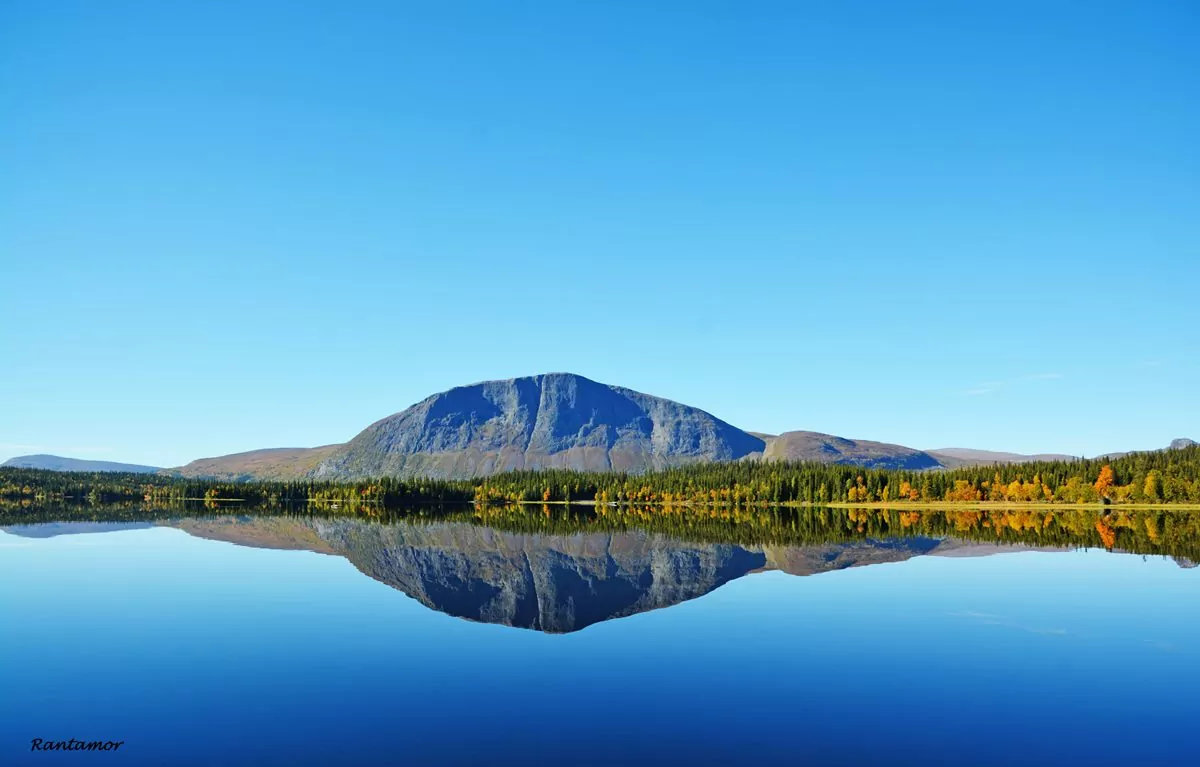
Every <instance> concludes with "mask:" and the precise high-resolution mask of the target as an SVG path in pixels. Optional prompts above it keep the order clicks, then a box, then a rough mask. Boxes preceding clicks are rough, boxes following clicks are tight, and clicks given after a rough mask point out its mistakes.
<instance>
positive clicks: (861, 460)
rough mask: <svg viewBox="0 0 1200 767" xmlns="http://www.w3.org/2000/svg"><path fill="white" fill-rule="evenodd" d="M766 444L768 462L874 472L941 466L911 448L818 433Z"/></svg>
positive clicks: (796, 433)
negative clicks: (860, 468) (818, 464)
mask: <svg viewBox="0 0 1200 767" xmlns="http://www.w3.org/2000/svg"><path fill="white" fill-rule="evenodd" d="M766 443H767V447H766V450H765V451H764V453H763V457H764V458H766V459H768V460H782V461H820V462H821V463H844V464H853V465H856V466H866V467H869V468H874V469H935V468H938V467H939V466H940V465H941V464H939V463H938V461H937V459H936V458H934V456H932V455H930V454H929V453H926V452H923V451H921V450H914V449H912V448H911V447H904V446H902V445H890V444H888V443H886V442H871V441H870V440H865V439H862V440H854V439H846V438H845V437H835V436H833V435H832V434H821V433H819V432H815V431H788V432H784V433H783V434H780V435H779V436H777V437H767V438H766Z"/></svg>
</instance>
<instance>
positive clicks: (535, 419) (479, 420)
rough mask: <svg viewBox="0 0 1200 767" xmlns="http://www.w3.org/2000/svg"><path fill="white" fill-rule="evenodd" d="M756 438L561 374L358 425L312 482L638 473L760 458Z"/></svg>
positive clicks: (455, 392) (475, 388)
mask: <svg viewBox="0 0 1200 767" xmlns="http://www.w3.org/2000/svg"><path fill="white" fill-rule="evenodd" d="M764 447H765V444H764V442H763V440H761V439H759V438H758V437H755V436H753V435H751V434H747V433H746V432H744V431H742V430H741V429H738V428H736V427H734V426H730V425H729V424H727V423H725V422H724V421H722V420H720V419H718V418H715V417H714V416H712V415H710V414H708V413H706V412H704V411H703V410H699V409H697V408H694V407H689V406H687V405H681V404H679V403H678V402H672V401H671V400H667V399H662V398H661V397H654V396H651V395H649V394H643V393H641V392H636V391H633V390H632V389H624V388H621V387H619V386H610V385H608V384H602V383H598V382H596V381H592V380H590V379H587V378H584V377H583V376H579V375H574V374H571V373H550V374H547V375H538V376H529V377H526V378H514V379H509V380H507V381H486V382H483V383H477V384H472V385H470V386H461V387H458V388H455V389H450V390H449V391H446V392H442V393H440V394H434V395H433V396H431V397H428V398H426V399H424V400H422V401H421V402H418V403H417V404H415V405H413V406H412V407H410V408H408V409H407V410H405V411H403V412H400V413H397V414H395V415H392V416H389V417H387V418H384V419H383V420H381V421H378V422H376V423H374V424H372V425H371V426H369V427H367V428H366V429H365V430H364V431H363V432H362V433H360V434H359V435H358V436H356V437H355V438H354V439H352V440H350V441H349V442H348V443H346V444H345V445H343V446H341V447H339V448H337V449H335V450H334V451H333V453H332V454H331V455H330V456H329V457H328V458H326V459H325V460H324V461H322V462H321V464H320V466H319V467H318V468H317V470H316V472H315V473H314V476H315V477H316V478H318V479H353V478H360V477H373V476H383V475H391V476H432V477H473V476H483V475H488V474H493V473H496V472H501V471H508V470H513V469H539V468H567V469H579V470H592V471H609V470H614V471H632V472H640V471H647V470H651V469H661V468H666V467H668V466H676V465H680V464H685V463H691V462H697V461H729V460H736V459H739V458H743V457H746V456H748V455H752V454H756V453H762V451H763V449H764Z"/></svg>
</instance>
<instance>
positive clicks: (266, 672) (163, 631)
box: [0, 517, 1200, 765]
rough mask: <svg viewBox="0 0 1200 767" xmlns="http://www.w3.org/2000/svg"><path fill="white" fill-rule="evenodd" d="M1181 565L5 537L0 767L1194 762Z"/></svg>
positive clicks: (961, 553)
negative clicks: (68, 766) (67, 745)
mask: <svg viewBox="0 0 1200 767" xmlns="http://www.w3.org/2000/svg"><path fill="white" fill-rule="evenodd" d="M1190 565H1191V563H1190V562H1189V561H1187V560H1183V559H1180V560H1178V561H1176V560H1174V559H1172V558H1169V557H1161V556H1160V557H1144V556H1141V555H1132V554H1121V553H1109V552H1106V551H1103V550H1069V551H1068V550H1031V549H1029V548H1022V547H1012V546H994V545H981V544H977V543H969V542H965V541H958V540H954V539H947V538H936V539H935V538H921V537H914V538H898V539H884V540H873V541H872V540H863V541H854V542H850V543H827V544H814V545H810V546H770V545H736V544H720V543H715V544H714V543H694V542H684V541H679V540H674V539H672V538H669V537H664V536H662V535H654V534H649V533H643V532H627V533H611V534H610V533H594V532H593V533H579V534H574V535H545V534H521V533H512V532H502V531H499V530H493V529H490V528H487V527H479V526H475V525H470V524H464V523H450V522H447V523H435V524H404V523H401V524H371V523H367V522H360V521H354V520H346V519H340V520H337V519H335V520H321V519H312V518H243V519H237V518H228V517H227V518H217V519H177V520H171V521H165V522H155V523H144V524H120V523H111V524H108V523H61V524H52V525H30V526H15V527H12V526H10V527H7V528H3V532H0V764H5V765H7V764H25V763H30V764H33V763H37V764H46V763H67V762H70V763H78V764H82V763H84V762H86V763H88V764H93V763H100V762H103V763H106V764H280V765H294V764H484V763H486V764H524V763H566V764H584V765H592V764H596V765H617V764H638V763H644V764H669V763H692V764H749V763H774V764H846V765H864V764H922V765H928V764H972V765H1009V764H1022V765H1030V764H1093V765H1098V764H1105V765H1107V764H1139V763H1147V762H1150V761H1161V762H1163V763H1170V764H1189V763H1195V761H1194V759H1195V754H1196V753H1197V749H1196V745H1195V742H1194V740H1193V737H1192V731H1193V728H1194V723H1195V721H1196V718H1197V715H1200V695H1198V694H1197V689H1198V685H1200V610H1198V608H1200V569H1192V568H1191V567H1190ZM32 738H43V739H45V740H67V739H69V738H75V739H79V740H122V741H125V745H124V746H123V747H122V748H121V750H120V751H119V752H118V753H110V754H78V753H75V754H67V753H53V754H50V753H30V751H29V744H30V740H31V739H32Z"/></svg>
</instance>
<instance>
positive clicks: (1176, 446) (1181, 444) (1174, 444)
mask: <svg viewBox="0 0 1200 767" xmlns="http://www.w3.org/2000/svg"><path fill="white" fill-rule="evenodd" d="M1195 444H1196V442H1195V440H1191V439H1188V438H1187V437H1180V438H1179V439H1173V440H1171V444H1169V445H1167V446H1166V447H1165V448H1162V449H1163V450H1183V449H1184V448H1185V447H1191V446H1192V445H1195ZM1139 452H1147V451H1144V450H1126V451H1125V452H1123V453H1105V454H1103V455H1098V456H1096V457H1097V458H1109V459H1112V460H1114V461H1115V460H1116V459H1118V458H1124V457H1125V456H1127V455H1130V454H1132V453H1139ZM1148 452H1154V451H1148Z"/></svg>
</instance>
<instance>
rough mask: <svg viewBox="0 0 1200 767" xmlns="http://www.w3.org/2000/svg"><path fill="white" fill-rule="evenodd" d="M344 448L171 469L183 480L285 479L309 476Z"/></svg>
mask: <svg viewBox="0 0 1200 767" xmlns="http://www.w3.org/2000/svg"><path fill="white" fill-rule="evenodd" d="M339 447H341V445H324V446H322V447H275V448H266V449H263V450H250V451H248V452H245V453H234V454H232V455H222V456H217V457H214V458H199V459H197V460H195V461H192V462H191V463H189V464H187V465H186V466H180V467H178V468H175V469H169V470H168V472H169V473H171V474H177V475H179V476H181V477H196V478H203V479H223V480H247V479H259V480H283V479H299V478H301V477H305V476H308V475H309V474H311V473H312V472H313V470H314V469H316V468H317V465H318V464H320V463H321V461H323V460H325V459H326V458H327V457H329V455H330V454H332V453H333V451H334V450H335V449H336V448H339Z"/></svg>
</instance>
